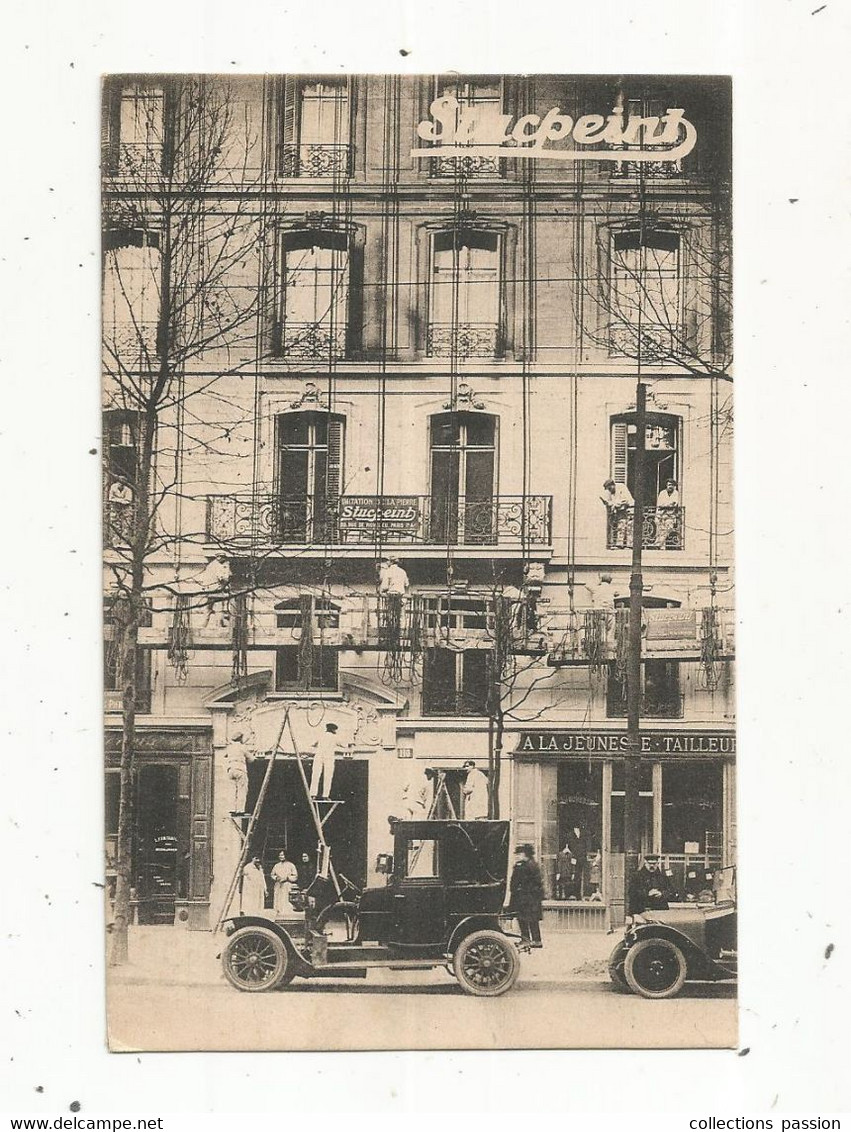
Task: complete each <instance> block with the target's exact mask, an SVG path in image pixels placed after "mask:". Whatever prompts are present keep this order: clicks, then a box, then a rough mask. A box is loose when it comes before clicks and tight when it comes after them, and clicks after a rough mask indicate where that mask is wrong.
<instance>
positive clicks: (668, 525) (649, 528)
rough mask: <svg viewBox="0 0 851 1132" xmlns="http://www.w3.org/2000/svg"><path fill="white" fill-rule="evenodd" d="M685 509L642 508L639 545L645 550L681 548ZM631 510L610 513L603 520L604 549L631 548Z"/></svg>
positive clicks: (682, 545) (683, 535)
mask: <svg viewBox="0 0 851 1132" xmlns="http://www.w3.org/2000/svg"><path fill="white" fill-rule="evenodd" d="M685 525H686V509H685V507H679V508H677V509H676V511H673V509H669V508H657V507H645V508H644V522H643V524H642V532H641V545H642V547H643V548H644V549H645V550H683V548H684V542H685ZM632 528H633V513H632V508H630V510H629V514H628V516H618V515H614V514H613V513H612V512H611V511H610V512H609V515H608V518H607V521H606V549H607V550H626V549H631V548H632Z"/></svg>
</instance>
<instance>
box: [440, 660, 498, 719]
mask: <svg viewBox="0 0 851 1132" xmlns="http://www.w3.org/2000/svg"><path fill="white" fill-rule="evenodd" d="M490 671H491V659H490V651H489V650H488V649H464V650H458V651H456V650H455V649H441V648H430V649H427V650H426V654H425V664H424V666H423V713H424V714H425V715H487V713H488V688H489V682H490Z"/></svg>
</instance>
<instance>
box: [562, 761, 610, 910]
mask: <svg viewBox="0 0 851 1132" xmlns="http://www.w3.org/2000/svg"><path fill="white" fill-rule="evenodd" d="M556 773H557V791H558V795H557V797H558V853H557V855H556V869H555V872H556V875H555V884H554V885H553V891H554V895H555V897H556V899H557V900H569V899H570V898H571V897H574V898H575V899H577V900H587V899H588V898H589V897H590V896H592V895H594V893H600V892H602V888H603V869H602V858H601V856H599V855H598V854H601V852H602V845H603V765H602V763H598V762H575V761H573V760H570V761H569V762H568V761H565V762H560V763H559V764H558V766H557V768H556Z"/></svg>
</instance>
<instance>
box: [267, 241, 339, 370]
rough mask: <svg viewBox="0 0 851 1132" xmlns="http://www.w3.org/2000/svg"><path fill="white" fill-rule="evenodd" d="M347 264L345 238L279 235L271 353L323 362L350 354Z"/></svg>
mask: <svg viewBox="0 0 851 1132" xmlns="http://www.w3.org/2000/svg"><path fill="white" fill-rule="evenodd" d="M350 259H351V256H350V239H349V235H348V234H347V233H346V232H340V231H335V230H333V229H330V228H329V229H321V228H320V229H317V230H315V231H311V230H306V231H301V232H296V231H291V232H286V233H284V235H283V237H282V240H281V271H280V276H279V280H280V286H279V291H278V305H277V313H276V319H275V324H274V327H273V340H272V350H273V353H275V354H278V355H280V356H282V357H285V358H292V359H295V360H298V359H302V360H305V361H328V360H331V359H334V358H343V357H345V356H346V355H347V352H351V339H352V335H351V334H350V328H349V321H350V319H349V316H350V306H349V298H350V287H349V284H350V266H351V265H350Z"/></svg>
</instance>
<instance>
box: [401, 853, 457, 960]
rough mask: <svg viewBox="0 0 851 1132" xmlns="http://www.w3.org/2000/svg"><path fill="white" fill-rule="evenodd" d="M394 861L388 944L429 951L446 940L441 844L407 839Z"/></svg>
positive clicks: (444, 889)
mask: <svg viewBox="0 0 851 1132" xmlns="http://www.w3.org/2000/svg"><path fill="white" fill-rule="evenodd" d="M402 848H403V859H402V860H398V859H397V865H396V876H395V878H394V883H393V886H392V888H393V896H392V900H393V914H392V928H391V937H390V940H389V942H390V943H391V944H394V945H397V946H399V947H429V946H434V945H435V944H440V943H442V942H443V940H444V939H445V936H446V887H445V884H444V882H443V880H442V879H441V875H440V856H441V853H440V850H441V843H440V841H439V839H437V838H421V837H410V838H408V839H407V840H406V841H405V842H404V845H403V847H402Z"/></svg>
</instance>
